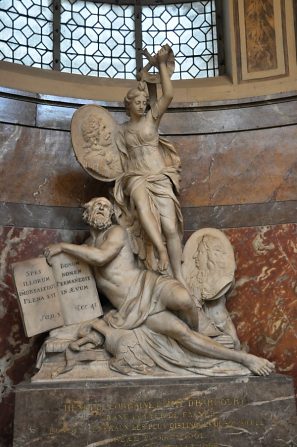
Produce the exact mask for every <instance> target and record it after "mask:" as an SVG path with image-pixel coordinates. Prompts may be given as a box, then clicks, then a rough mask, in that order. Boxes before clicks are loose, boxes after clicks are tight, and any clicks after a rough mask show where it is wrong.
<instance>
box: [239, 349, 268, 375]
mask: <svg viewBox="0 0 297 447" xmlns="http://www.w3.org/2000/svg"><path fill="white" fill-rule="evenodd" d="M243 364H244V365H245V366H246V367H247V368H249V369H250V370H251V371H252V372H253V373H254V374H256V375H258V376H269V374H271V373H272V372H273V371H274V370H275V365H274V363H271V362H269V360H266V359H263V358H261V357H256V356H255V355H252V354H246V355H245V358H244V361H243Z"/></svg>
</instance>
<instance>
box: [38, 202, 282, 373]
mask: <svg viewBox="0 0 297 447" xmlns="http://www.w3.org/2000/svg"><path fill="white" fill-rule="evenodd" d="M85 208H86V210H85V212H84V219H85V220H86V221H87V222H88V224H89V225H90V237H89V239H88V240H87V241H86V242H85V244H83V245H74V244H68V243H63V242H62V243H59V244H55V245H51V246H49V247H48V248H47V259H48V261H49V262H50V259H51V257H52V256H55V255H56V254H59V253H61V252H64V253H68V254H70V255H73V256H75V257H77V258H79V259H81V260H83V261H85V262H87V263H88V264H90V265H92V266H93V269H94V276H95V280H96V283H97V287H98V289H99V290H101V291H102V292H103V293H104V295H105V296H106V297H107V298H108V300H109V301H110V302H111V304H112V305H113V306H114V308H115V310H114V311H112V312H110V313H109V314H108V316H107V318H106V317H105V321H104V320H103V319H101V320H97V321H98V323H97V324H96V323H94V324H93V327H94V328H95V329H97V330H98V331H99V332H101V333H103V335H104V331H105V329H106V330H107V329H108V327H113V328H116V329H120V330H126V331H127V330H128V331H132V330H134V329H136V328H139V327H141V326H146V327H147V328H149V330H151V331H153V332H154V333H157V334H161V335H162V336H167V337H169V338H170V339H173V340H175V341H176V342H177V343H178V345H180V346H181V347H182V348H184V349H185V350H187V351H190V352H191V353H193V354H194V355H197V356H205V357H207V358H211V359H219V360H225V361H233V362H236V363H239V364H241V365H244V366H245V367H246V368H248V369H249V370H250V371H252V372H253V373H254V374H258V375H268V374H270V373H271V372H272V371H273V370H274V364H273V363H271V362H269V361H268V360H265V359H263V358H259V357H256V356H254V355H251V354H247V353H246V352H243V351H237V350H233V349H228V348H226V347H224V346H223V345H221V344H220V343H218V342H216V341H215V340H212V339H211V338H209V337H208V336H206V335H203V334H201V333H199V332H196V331H195V330H193V328H195V329H196V328H197V313H198V312H197V307H196V305H195V303H194V301H193V300H192V298H191V297H190V295H189V293H188V291H187V290H186V289H185V288H184V287H183V286H182V285H181V284H180V283H179V282H178V281H176V280H175V279H172V278H169V277H164V276H162V275H159V274H157V273H155V272H152V271H148V270H142V269H140V268H139V267H138V265H137V262H136V259H135V256H134V254H133V252H132V250H131V247H130V243H129V236H128V233H127V231H126V230H125V229H124V228H123V227H121V226H120V225H113V224H112V214H113V207H112V204H111V203H110V202H109V200H107V199H106V198H104V197H101V198H94V199H92V200H91V201H90V202H89V203H87V204H86V205H85ZM175 312H178V313H179V314H180V315H181V316H182V319H181V318H179V317H178V316H177V315H176V314H175ZM186 322H187V323H186Z"/></svg>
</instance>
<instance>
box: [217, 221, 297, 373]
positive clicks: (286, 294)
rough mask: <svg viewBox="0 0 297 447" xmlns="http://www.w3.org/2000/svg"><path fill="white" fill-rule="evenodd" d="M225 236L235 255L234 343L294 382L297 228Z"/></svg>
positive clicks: (296, 367)
mask: <svg viewBox="0 0 297 447" xmlns="http://www.w3.org/2000/svg"><path fill="white" fill-rule="evenodd" d="M225 232H226V234H227V236H228V237H229V238H230V241H231V243H232V245H233V247H234V249H235V254H236V263H237V271H236V284H235V288H234V289H233V291H232V292H231V294H230V296H229V299H228V308H229V310H230V311H231V314H232V318H233V321H234V323H235V325H236V327H237V331H238V335H239V338H240V340H241V341H242V342H243V343H244V344H245V345H247V346H248V347H249V350H250V352H251V353H253V354H258V355H261V356H263V357H266V358H268V359H270V360H272V361H275V363H276V367H277V371H278V372H281V373H285V374H290V375H295V376H296V377H297V224H287V225H275V226H267V227H254V228H237V229H235V228H234V229H228V230H226V231H225Z"/></svg>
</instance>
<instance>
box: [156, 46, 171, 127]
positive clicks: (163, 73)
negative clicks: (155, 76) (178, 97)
mask: <svg viewBox="0 0 297 447" xmlns="http://www.w3.org/2000/svg"><path fill="white" fill-rule="evenodd" d="M170 51H171V50H170V47H169V45H164V46H163V47H162V48H161V49H160V50H159V51H158V53H157V61H158V68H159V73H160V79H161V87H162V96H161V98H160V99H159V100H158V101H157V105H158V109H159V110H158V112H159V113H158V120H159V121H160V119H161V117H162V116H163V115H164V113H165V112H166V110H167V108H168V106H169V104H170V103H171V101H172V99H173V86H172V82H171V79H170V76H169V73H168V70H167V61H168V57H169V52H170Z"/></svg>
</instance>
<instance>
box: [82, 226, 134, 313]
mask: <svg viewBox="0 0 297 447" xmlns="http://www.w3.org/2000/svg"><path fill="white" fill-rule="evenodd" d="M86 244H87V245H89V246H92V247H95V248H98V249H99V250H104V251H105V250H106V253H107V256H108V255H110V256H111V258H112V259H111V260H110V261H107V262H106V263H103V264H102V265H100V266H95V267H94V275H95V279H96V283H97V286H98V288H99V289H100V290H101V291H102V292H103V293H104V294H105V295H106V296H107V297H108V299H109V300H110V302H111V303H112V304H113V306H114V307H115V308H117V309H118V308H119V307H120V306H121V304H122V303H123V301H124V299H125V298H126V296H127V295H128V292H129V289H130V287H131V285H132V286H133V284H135V281H136V279H137V277H138V275H139V272H140V270H139V268H138V267H137V266H136V262H135V259H134V255H133V253H132V250H131V247H130V243H129V239H128V234H127V232H126V230H124V229H123V228H122V227H120V226H119V225H114V226H112V227H110V228H108V229H107V230H105V231H98V233H94V234H93V236H92V237H90V238H89V239H88V240H87V241H86Z"/></svg>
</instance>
